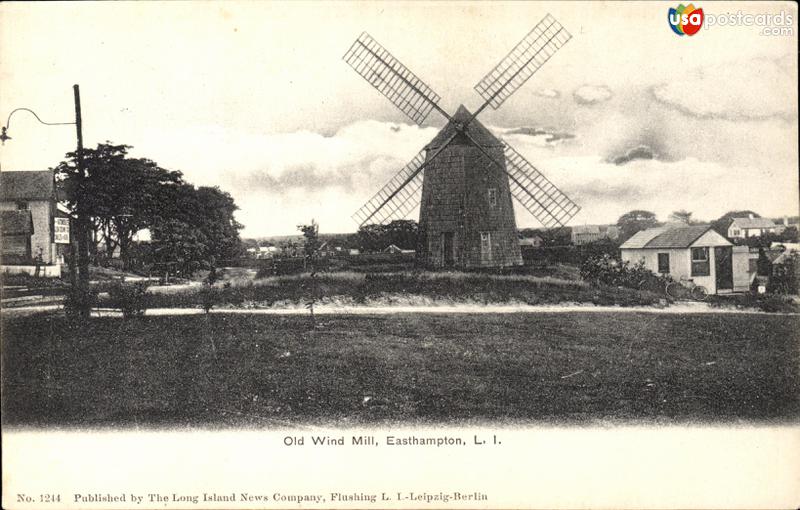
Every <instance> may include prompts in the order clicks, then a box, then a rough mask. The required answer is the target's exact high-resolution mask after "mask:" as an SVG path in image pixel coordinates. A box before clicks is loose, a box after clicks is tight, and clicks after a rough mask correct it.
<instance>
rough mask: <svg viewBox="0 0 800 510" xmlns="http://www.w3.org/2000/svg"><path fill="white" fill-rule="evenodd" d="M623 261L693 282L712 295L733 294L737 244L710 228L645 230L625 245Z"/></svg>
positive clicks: (658, 228) (622, 253)
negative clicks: (637, 263)
mask: <svg viewBox="0 0 800 510" xmlns="http://www.w3.org/2000/svg"><path fill="white" fill-rule="evenodd" d="M620 252H621V255H622V260H623V261H629V262H631V263H636V262H639V261H642V262H644V265H645V268H647V269H649V270H650V271H652V272H654V273H656V274H660V275H663V276H671V277H672V278H673V279H674V280H676V281H679V280H682V279H683V280H691V281H693V282H694V283H695V284H697V285H702V286H703V287H705V288H706V290H708V292H709V293H710V294H718V293H720V292H732V291H733V280H734V278H733V245H732V244H731V242H730V241H728V240H727V239H725V238H724V237H723V236H721V235H720V234H719V233H717V232H716V231H715V230H714V229H712V228H711V226H710V225H692V226H688V225H687V226H676V227H657V228H649V229H647V230H642V231H640V232H637V233H636V234H634V235H633V237H631V238H630V239H628V240H627V241H625V242H624V243H622V246H620Z"/></svg>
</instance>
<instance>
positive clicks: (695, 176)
mask: <svg viewBox="0 0 800 510" xmlns="http://www.w3.org/2000/svg"><path fill="white" fill-rule="evenodd" d="M612 125H614V124H613V123H612ZM493 131H494V132H495V133H497V134H499V135H501V136H503V137H504V138H506V139H507V140H508V141H509V143H511V144H512V145H513V146H514V147H515V149H516V150H517V151H519V152H520V153H521V154H522V155H523V156H524V157H525V158H526V159H528V160H529V161H530V162H531V163H533V164H534V165H535V166H536V167H537V168H538V169H539V170H540V171H541V172H542V173H543V174H545V176H547V178H548V179H550V180H552V182H553V183H554V184H555V185H556V186H558V187H559V188H560V189H563V190H564V191H565V192H566V193H567V194H568V195H569V196H570V197H571V198H573V199H574V200H575V201H576V202H577V203H578V204H579V205H580V206H581V207H582V211H581V212H580V213H579V216H578V217H576V219H575V220H573V222H572V223H575V224H577V223H582V222H586V223H598V222H606V221H611V222H613V221H615V220H616V218H618V217H619V216H620V215H621V214H623V213H625V212H627V211H628V210H631V209H636V208H639V209H646V210H653V211H655V212H657V213H658V214H659V216H662V217H664V218H666V216H667V215H668V214H669V213H670V212H671V211H674V210H676V209H681V208H683V209H686V210H688V211H692V212H693V213H694V214H695V216H696V217H698V218H707V219H709V218H716V217H718V216H719V215H721V214H722V213H724V212H725V211H726V210H730V209H754V210H756V211H757V212H759V213H760V214H762V215H773V216H779V215H783V214H785V211H791V210H797V207H798V205H797V195H796V193H789V192H786V193H775V190H776V189H780V190H789V189H796V173H793V172H788V171H785V170H782V169H781V168H776V167H775V166H774V165H768V164H763V165H760V166H758V165H754V164H746V163H740V164H734V165H731V164H729V163H723V162H713V161H704V160H702V159H701V158H697V157H694V156H693V155H684V154H680V159H677V158H672V157H671V156H670V153H669V150H668V148H669V145H667V144H666V142H659V141H658V140H659V139H660V138H662V134H661V133H659V132H657V131H650V132H646V131H645V130H644V129H636V130H632V132H630V133H626V134H625V135H624V136H622V137H620V138H619V140H618V142H617V141H615V142H614V145H613V150H609V151H608V152H605V150H603V151H600V150H597V149H596V148H587V147H585V146H584V143H585V142H586V140H587V137H588V135H587V134H586V133H585V132H581V133H580V136H578V137H576V138H575V141H574V142H573V143H563V141H565V140H569V137H570V136H574V135H572V133H563V132H559V131H556V130H551V129H548V128H540V127H521V128H520V127H517V128H503V127H494V128H493ZM436 132H437V129H436V128H419V127H417V126H414V125H407V124H402V123H396V122H378V121H360V122H356V123H353V124H350V125H347V126H345V127H343V128H341V129H339V130H337V131H335V132H333V133H326V135H327V136H323V135H321V134H319V133H315V132H311V131H297V132H291V133H259V132H243V131H241V130H230V129H225V128H221V127H208V126H206V127H197V126H194V127H192V126H189V127H188V128H187V129H185V130H180V131H179V132H172V134H171V136H166V135H165V133H163V132H162V131H159V130H158V128H154V129H153V130H152V131H150V132H148V135H149V136H152V137H153V138H152V139H149V140H146V141H142V142H137V143H141V145H143V146H144V145H147V146H148V152H147V154H146V155H147V156H150V157H152V158H153V159H154V160H156V161H158V162H159V164H161V165H162V166H164V167H165V168H169V169H174V170H183V171H184V175H185V176H186V178H187V179H188V180H189V181H190V182H192V183H194V184H198V185H209V184H211V185H219V186H220V187H221V188H222V189H224V190H225V191H228V192H229V193H231V195H232V196H233V197H234V199H235V201H236V204H237V205H238V206H239V207H240V210H238V211H237V212H236V217H237V219H238V220H239V221H240V222H241V223H242V224H244V225H245V230H244V231H243V235H244V236H249V237H253V236H262V235H270V234H292V233H295V229H296V225H298V224H299V223H302V222H308V221H310V220H311V218H315V219H316V220H317V221H318V222H319V223H320V225H321V231H322V232H328V233H330V232H352V231H355V228H356V223H355V222H354V221H353V220H352V219H351V218H350V215H351V214H352V213H353V212H354V211H355V210H356V209H358V208H359V207H360V206H361V205H362V204H363V203H364V202H366V201H367V200H368V199H369V198H370V197H372V196H373V195H374V194H375V193H376V192H377V191H378V190H379V189H380V188H381V187H382V186H383V185H384V184H385V183H386V182H387V181H388V180H389V179H391V178H392V177H393V176H394V175H395V174H396V173H397V172H398V171H399V170H400V169H401V168H402V167H403V166H404V165H405V164H406V163H407V162H408V161H409V160H411V159H412V158H413V157H414V155H416V154H417V153H418V152H419V151H420V150H422V148H423V147H424V145H425V144H426V143H427V142H428V141H430V140H431V139H432V138H433V137H434V136H435V134H436ZM559 136H561V137H562V139H561V140H557V141H553V142H548V141H547V140H549V139H551V138H554V137H559ZM659 143H661V145H659ZM554 144H555V145H554ZM665 145H667V146H666V147H665ZM641 146H645V147H647V148H648V149H650V152H651V153H652V156H653V158H652V159H647V158H646V155H645V152H644V150H643V149H641ZM156 149H158V150H156ZM636 149H639V150H638V151H637V150H636ZM578 152H582V153H583V154H584V155H577V154H576V153H578ZM621 156H627V157H628V158H629V160H630V161H634V160H635V161H636V164H621V165H619V164H615V163H616V162H615V159H616V158H619V157H621ZM620 162H621V160H620ZM517 212H518V216H517V218H518V225H519V226H520V227H521V228H524V227H528V226H538V223H537V221H536V220H535V219H534V218H533V217H532V216H531V215H530V214H529V213H527V212H525V211H524V210H520V209H518V211H517ZM411 216H412V217H413V216H414V213H412V215H411ZM576 222H577V223H576Z"/></svg>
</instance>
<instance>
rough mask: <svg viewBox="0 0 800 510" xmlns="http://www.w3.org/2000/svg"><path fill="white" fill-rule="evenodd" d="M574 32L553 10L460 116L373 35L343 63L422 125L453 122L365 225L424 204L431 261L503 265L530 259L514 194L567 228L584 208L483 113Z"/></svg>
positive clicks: (423, 258)
mask: <svg viewBox="0 0 800 510" xmlns="http://www.w3.org/2000/svg"><path fill="white" fill-rule="evenodd" d="M570 38H571V36H570V34H569V33H568V32H567V31H566V30H565V29H564V28H563V27H562V26H561V24H560V23H558V22H557V21H556V20H555V19H554V18H553V17H552V16H550V15H549V14H548V15H547V16H545V17H544V19H542V21H540V22H539V23H538V24H537V25H536V26H535V27H534V28H533V30H531V31H530V32H529V33H528V35H526V36H525V37H524V38H523V39H522V41H520V42H519V44H517V46H515V47H514V49H512V50H511V51H510V52H509V53H508V55H506V57H505V58H504V59H503V60H501V61H500V63H499V64H498V65H497V66H496V67H495V68H494V69H492V70H491V71H490V72H489V73H488V74H487V75H486V76H485V77H484V78H483V79H482V80H481V81H480V82H478V84H477V85H476V86H475V90H476V91H477V92H478V94H479V95H480V96H481V97H482V98H483V100H484V103H483V105H482V106H481V107H480V108H478V109H477V110H476V111H475V113H470V112H469V111H468V110H467V109H466V108H465V107H464V106H463V105H462V106H460V107H459V108H458V110H457V111H456V113H455V114H454V115H452V116H451V115H449V114H448V113H447V112H445V111H444V110H443V109H442V108H440V107H439V105H438V102H439V99H440V97H439V96H438V95H437V94H436V93H435V92H433V90H431V88H430V87H428V86H427V85H426V84H425V83H423V82H422V81H421V80H420V79H419V78H417V76H416V75H414V73H412V72H411V71H410V70H408V68H406V67H405V66H404V65H403V64H401V63H400V62H399V61H398V60H397V59H395V58H394V57H393V56H392V55H391V54H390V53H389V52H388V51H386V50H385V49H384V48H383V47H382V46H381V45H380V44H378V43H377V42H376V41H375V40H374V39H373V38H372V37H370V36H369V35H368V34H367V33H366V32H365V33H362V34H361V36H359V38H358V39H356V41H355V42H354V43H353V45H352V46H351V47H350V49H349V50H348V51H347V53H346V54H345V56H344V60H345V61H346V62H347V63H348V64H349V65H350V66H351V67H352V68H353V69H355V70H356V72H357V73H358V74H360V75H361V76H362V77H363V78H364V79H366V80H367V81H368V82H369V83H370V84H372V85H373V86H374V87H375V88H376V89H378V91H380V92H381V93H382V94H383V95H384V96H386V97H387V98H388V99H389V100H390V101H391V102H392V103H394V105H395V106H397V107H398V108H399V109H400V110H401V111H402V112H403V113H405V114H406V115H407V116H408V117H409V118H411V120H413V121H414V122H416V123H417V124H420V125H421V124H422V123H423V122H424V120H425V118H426V117H427V116H428V114H429V113H430V112H431V110H434V109H435V110H436V111H438V112H439V113H440V114H441V115H442V116H444V117H445V118H446V119H447V121H448V122H447V124H446V125H445V127H444V128H443V129H442V130H441V131H440V132H439V133H438V134H437V135H436V137H435V138H434V139H433V140H432V141H431V142H430V143H428V144H427V145H426V146H425V147H424V148H423V150H422V151H420V152H419V153H418V154H417V155H416V157H414V158H413V159H412V160H411V162H410V163H408V164H407V165H406V166H405V167H404V168H403V169H402V170H401V171H400V172H399V173H397V174H396V175H395V176H394V177H393V178H392V180H390V181H389V182H388V183H387V184H386V185H385V186H384V187H383V188H381V190H380V191H378V193H376V194H375V195H374V196H373V197H372V198H371V199H370V200H369V201H367V203H366V204H364V205H363V206H362V207H361V208H360V209H359V210H358V211H356V213H355V214H354V215H353V218H354V219H355V220H356V221H357V222H358V223H359V225H360V226H363V225H367V224H374V223H388V222H390V221H392V220H395V219H401V218H404V217H406V216H407V215H408V214H409V213H411V212H412V211H413V210H414V209H415V208H416V206H417V205H419V206H420V211H419V239H418V242H417V256H418V260H419V262H420V263H422V264H424V265H426V266H430V267H461V268H472V267H502V266H513V265H519V264H522V257H521V255H520V249H519V242H518V239H517V226H516V222H515V219H514V209H513V206H512V201H511V198H512V196H513V197H514V198H515V199H516V200H517V201H518V202H519V203H520V204H522V206H523V207H525V209H527V210H528V211H529V212H530V213H531V214H532V215H533V216H534V217H536V219H537V220H539V222H541V223H542V225H544V226H546V227H558V226H563V225H564V224H565V223H566V222H567V221H569V220H570V219H571V218H572V217H573V216H574V215H575V214H576V213H577V212H578V211H579V210H580V208H579V207H578V206H577V205H576V204H575V203H574V202H572V200H570V199H569V198H568V197H567V196H566V195H565V194H564V193H562V192H561V191H560V190H559V189H558V188H557V187H556V186H555V185H554V184H553V183H551V182H550V181H549V180H548V179H547V178H545V177H544V175H542V174H541V173H540V172H539V171H538V170H537V169H536V168H535V167H534V166H533V165H531V164H530V163H529V162H528V161H527V160H525V158H523V157H522V156H521V155H520V154H519V153H518V152H516V151H515V150H514V149H513V148H511V146H509V145H508V144H507V143H505V142H503V141H501V140H499V139H498V138H496V137H495V136H494V135H492V133H491V132H489V130H488V129H486V128H485V127H484V126H483V125H482V124H481V123H480V122H479V121H478V120H477V119H476V117H477V116H478V115H479V114H480V113H481V112H482V111H483V110H484V109H485V108H486V107H487V106H491V107H492V108H494V109H497V108H499V107H500V105H502V104H503V102H504V101H505V100H506V99H507V98H508V97H509V96H511V94H513V93H514V92H515V91H516V90H517V89H518V88H519V87H520V86H521V85H522V84H524V83H525V82H526V81H527V80H528V78H530V77H531V76H532V75H533V73H534V72H536V70H538V69H539V68H540V67H541V66H542V65H543V64H544V63H545V62H546V61H547V60H549V59H550V57H552V56H553V54H555V52H556V51H557V50H558V49H559V48H561V46H563V45H564V44H566V42H567V41H569V39H570Z"/></svg>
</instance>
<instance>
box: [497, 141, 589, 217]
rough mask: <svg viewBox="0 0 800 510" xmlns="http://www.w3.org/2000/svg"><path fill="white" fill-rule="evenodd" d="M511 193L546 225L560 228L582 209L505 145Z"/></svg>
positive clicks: (504, 150)
mask: <svg viewBox="0 0 800 510" xmlns="http://www.w3.org/2000/svg"><path fill="white" fill-rule="evenodd" d="M503 152H504V154H505V156H506V172H507V173H508V176H509V177H510V179H509V185H510V188H511V194H512V195H513V196H514V198H516V199H517V201H518V202H519V203H520V204H522V206H523V207H525V209H527V210H528V212H530V213H531V214H532V215H533V216H534V217H535V218H536V219H537V220H539V222H540V223H541V224H542V225H544V226H545V227H548V228H552V227H561V226H564V224H565V223H566V222H568V221H569V220H570V219H572V217H573V216H575V215H576V214H578V211H580V210H581V208H580V206H578V205H577V204H575V202H573V201H572V200H570V199H569V197H567V195H565V194H564V193H563V192H562V191H561V190H560V189H558V188H557V187H556V185H555V184H553V183H552V182H550V181H549V180H548V179H547V177H545V176H544V175H542V174H541V172H539V171H538V170H537V169H536V168H535V167H534V166H533V165H531V164H530V163H529V162H528V160H526V159H525V158H523V157H522V156H521V155H520V154H519V153H518V152H517V151H515V150H514V149H513V148H512V147H511V146H510V145H508V144H505V147H504V148H503Z"/></svg>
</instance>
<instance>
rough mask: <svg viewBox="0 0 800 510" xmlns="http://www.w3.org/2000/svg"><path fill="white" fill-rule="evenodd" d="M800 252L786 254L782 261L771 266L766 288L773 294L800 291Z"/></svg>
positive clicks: (796, 292)
mask: <svg viewBox="0 0 800 510" xmlns="http://www.w3.org/2000/svg"><path fill="white" fill-rule="evenodd" d="M798 273H800V254H797V253H793V254H791V255H787V256H786V258H785V260H784V262H783V263H781V264H775V265H774V266H772V278H770V280H769V286H768V288H767V290H768V291H769V292H771V293H775V294H798V293H800V274H798Z"/></svg>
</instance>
